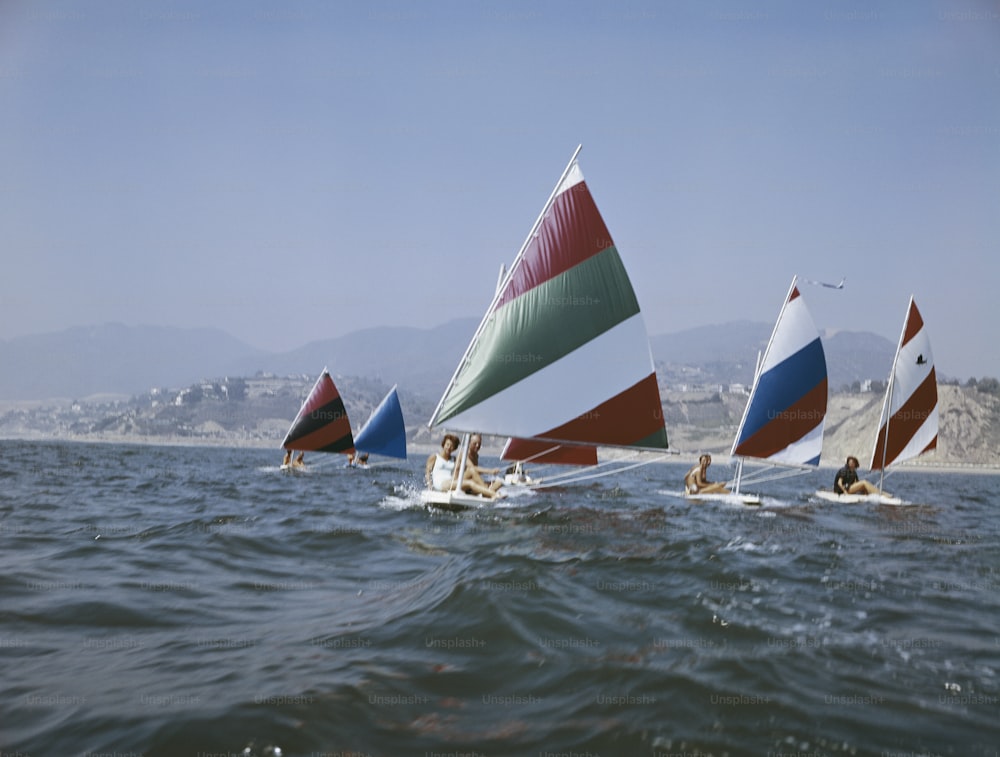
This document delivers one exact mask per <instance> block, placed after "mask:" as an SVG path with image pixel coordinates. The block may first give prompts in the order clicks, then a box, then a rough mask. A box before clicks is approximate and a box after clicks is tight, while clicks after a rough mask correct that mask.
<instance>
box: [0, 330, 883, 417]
mask: <svg viewBox="0 0 1000 757" xmlns="http://www.w3.org/2000/svg"><path fill="white" fill-rule="evenodd" d="M477 323H478V322H477V321H476V320H475V319H471V318H469V319H461V320H455V321H450V322H449V323H446V324H443V325H441V326H438V327H436V328H432V329H417V328H409V327H377V328H367V329H362V330H359V331H355V332H352V333H350V334H347V335H345V336H341V337H337V338H335V339H327V340H321V341H315V342H310V343H309V344H306V345H304V346H301V347H298V348H296V349H294V350H290V351H288V352H267V351H263V350H259V349H256V348H254V347H251V346H249V345H247V344H245V343H243V342H241V341H239V340H238V339H236V338H234V337H233V336H231V335H229V334H227V333H226V332H223V331H220V330H218V329H210V328H205V329H181V328H169V327H156V326H124V325H121V324H114V323H112V324H105V325H101V326H92V327H80V328H72V329H68V330H66V331H60V332H56V333H50V334H41V335H36V336H25V337H18V338H16V339H9V340H4V341H0V400H33V399H36V400H37V399H49V398H55V397H65V398H83V397H88V396H91V395H94V394H103V393H113V394H126V395H132V394H138V393H141V392H146V391H148V390H149V389H150V388H152V387H180V386H186V385H188V384H191V383H193V382H196V381H199V380H202V379H209V378H221V377H224V376H252V375H255V374H257V373H258V372H260V371H264V372H268V373H274V374H278V375H286V374H296V373H302V374H307V375H310V376H312V375H318V374H319V372H320V370H322V368H323V367H324V366H327V367H329V368H330V370H331V372H333V373H334V374H343V375H354V376H364V377H370V378H377V379H380V380H381V381H383V382H385V383H386V384H394V383H398V384H399V385H400V387H401V388H403V387H405V388H406V391H408V392H411V393H414V394H419V395H424V396H426V397H428V398H434V399H436V398H437V397H438V396H439V395H440V394H441V392H442V391H443V390H444V387H445V385H446V384H447V382H448V380H449V378H450V377H451V374H452V372H453V371H454V370H455V366H456V365H457V364H458V361H459V359H460V358H461V356H462V353H463V352H464V350H465V347H466V345H467V344H468V342H469V339H470V338H471V336H472V334H473V332H474V331H475V328H476V326H477ZM770 333H771V324H765V323H753V322H749V321H741V322H736V323H729V324H723V325H718V326H703V327H699V328H695V329H689V330H686V331H680V332H676V333H672V334H662V335H658V336H654V337H652V338H651V339H650V347H651V350H652V353H653V358H654V360H655V362H656V365H657V371H658V372H659V373H660V375H661V379H662V380H663V381H665V382H666V383H667V384H668V385H673V384H677V383H682V382H683V383H693V384H702V383H723V384H728V383H734V382H739V383H745V384H749V383H750V382H751V381H752V379H753V371H754V366H755V364H756V359H757V353H758V351H759V350H762V349H763V348H764V346H765V345H766V343H767V339H768V337H769V336H770ZM824 344H825V347H826V355H827V363H828V366H829V374H830V385H831V388H833V389H837V388H839V387H841V386H843V385H845V384H850V383H851V382H853V381H862V380H865V379H875V380H877V381H884V380H885V377H886V376H887V375H888V372H889V368H890V364H891V362H892V355H893V352H894V350H895V344H893V343H891V342H889V340H887V339H885V338H884V337H881V336H878V335H876V334H871V333H859V332H840V333H838V334H835V335H833V336H831V337H829V338H826V339H824Z"/></svg>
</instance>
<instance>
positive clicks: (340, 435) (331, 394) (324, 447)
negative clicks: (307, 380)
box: [281, 369, 354, 454]
mask: <svg viewBox="0 0 1000 757" xmlns="http://www.w3.org/2000/svg"><path fill="white" fill-rule="evenodd" d="M281 446H282V447H284V448H285V449H293V450H300V451H304V452H343V453H345V454H348V453H351V452H354V436H353V434H351V422H350V420H349V419H348V418H347V411H346V410H345V409H344V401H343V400H342V399H341V398H340V392H338V391H337V387H336V385H335V384H334V383H333V379H332V378H330V372H329V371H328V370H326V369H324V370H323V373H322V375H321V376H320V377H319V378H318V379H316V384H315V385H314V386H313V388H312V391H311V392H309V396H308V397H306V401H305V402H303V403H302V408H301V409H300V410H299V414H298V415H296V416H295V420H294V421H292V425H291V427H290V428H289V429H288V433H287V434H285V440H284V441H283V442H282V443H281Z"/></svg>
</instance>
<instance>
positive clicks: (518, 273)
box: [430, 156, 667, 449]
mask: <svg viewBox="0 0 1000 757" xmlns="http://www.w3.org/2000/svg"><path fill="white" fill-rule="evenodd" d="M430 425H431V426H440V425H446V426H447V427H448V428H449V429H454V430H456V431H469V432H481V433H488V434H497V435H504V436H513V437H521V438H532V439H541V440H547V441H565V442H573V443H579V444H595V445H610V446H636V447H650V448H658V449H665V448H666V447H667V434H666V429H665V428H664V424H663V412H662V406H661V404H660V393H659V389H658V387H657V382H656V374H655V372H654V369H653V361H652V357H651V355H650V351H649V339H648V336H647V334H646V327H645V324H644V322H643V319H642V315H641V313H640V311H639V303H638V301H637V300H636V297H635V292H634V291H633V289H632V284H631V282H630V281H629V278H628V274H627V273H626V272H625V266H624V265H623V264H622V260H621V257H620V256H619V254H618V248H617V247H616V246H615V243H614V241H613V240H612V239H611V234H610V233H609V232H608V229H607V226H605V224H604V220H603V219H602V218H601V214H600V212H599V211H598V209H597V205H596V204H595V203H594V200H593V198H592V197H591V194H590V190H589V189H588V188H587V184H586V182H585V181H584V179H583V174H582V172H581V171H580V168H579V165H578V164H577V163H576V160H575V156H574V160H573V161H571V163H570V166H569V167H568V168H567V170H566V172H565V173H564V175H563V178H562V180H561V181H560V183H559V185H558V186H557V188H556V191H555V192H554V193H553V197H552V199H551V201H550V203H549V204H548V205H547V207H546V209H545V210H544V211H543V213H542V215H541V217H540V218H539V221H538V223H537V224H536V227H535V229H534V230H533V232H532V234H531V235H530V236H529V239H528V242H526V244H525V247H524V248H523V249H522V252H521V254H520V255H519V256H518V258H517V260H516V261H515V262H514V265H513V266H512V268H511V271H510V273H509V274H508V275H507V277H506V279H505V281H504V282H503V284H502V285H501V286H500V288H499V289H498V290H497V293H496V296H495V298H494V301H493V303H492V305H491V306H490V308H489V310H488V311H487V313H486V316H485V317H484V319H483V322H482V323H481V324H480V327H479V329H478V331H477V332H476V335H475V336H474V337H473V340H472V343H471V344H470V345H469V348H468V350H467V351H466V354H465V357H464V358H463V360H462V362H461V363H460V365H459V368H458V370H457V371H456V372H455V376H454V378H453V379H452V382H451V384H450V385H449V386H448V389H447V390H446V391H445V394H444V396H443V397H442V399H441V402H440V404H439V405H438V409H437V411H436V412H435V414H434V417H433V418H432V419H431V424H430Z"/></svg>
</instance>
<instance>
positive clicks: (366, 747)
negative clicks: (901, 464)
mask: <svg viewBox="0 0 1000 757" xmlns="http://www.w3.org/2000/svg"><path fill="white" fill-rule="evenodd" d="M0 448H2V451H3V454H2V456H0V480H2V481H3V482H4V486H3V489H2V491H0V538H2V544H3V551H2V558H0V559H2V561H3V567H4V570H3V571H0V596H2V608H3V613H2V616H0V617H2V620H0V660H2V663H3V664H2V670H3V678H2V686H3V694H4V696H3V697H2V699H0V723H2V725H0V749H2V750H3V751H4V753H8V752H15V751H20V752H21V753H23V754H31V755H48V754H60V755H62V754H67V755H69V754H90V755H96V754H101V753H104V754H129V753H132V754H143V755H202V756H203V755H208V754H242V753H243V752H244V750H247V751H246V753H247V754H258V755H264V754H267V753H268V752H269V749H271V748H272V747H275V746H277V747H280V749H281V750H282V752H283V754H285V755H318V754H341V755H344V754H372V755H404V754H420V755H427V754H434V753H453V754H455V753H475V754H481V755H524V754H546V753H548V754H588V753H589V754H592V755H598V754H603V755H611V754H615V755H619V754H621V755H633V754H635V755H645V754H652V755H662V756H663V757H665V756H666V755H693V754H698V755H709V754H712V755H722V754H729V755H738V754H757V755H764V754H775V755H777V754H810V755H812V754H852V755H853V754H887V753H888V754H894V753H906V754H962V755H991V756H992V755H994V754H995V750H996V745H997V743H1000V729H998V726H997V725H996V714H997V712H998V703H1000V698H998V697H1000V680H998V670H1000V643H998V638H1000V637H998V635H997V634H998V632H997V627H996V620H997V618H998V617H1000V612H998V610H1000V607H998V605H1000V600H998V596H1000V593H998V591H997V590H998V588H1000V575H998V573H1000V540H998V538H997V536H998V527H997V519H996V517H995V513H994V509H995V507H996V505H997V503H998V500H1000V497H998V496H997V493H996V490H995V484H996V482H997V479H996V478H992V477H975V476H962V477H956V476H951V475H946V474H923V473H903V474H899V475H898V476H897V477H896V479H895V480H894V482H893V486H894V492H895V491H899V492H900V493H901V494H903V495H904V496H905V497H906V498H907V499H908V500H909V501H911V502H913V503H914V504H913V505H912V506H911V507H906V508H898V507H896V508H893V507H878V506H871V505H859V506H851V507H838V506H836V505H831V504H828V503H826V504H824V503H821V502H819V501H816V500H813V499H812V498H810V496H809V492H810V491H811V489H812V488H813V487H816V486H818V485H821V484H822V483H824V482H825V478H824V476H823V474H822V473H820V474H816V476H813V477H809V476H807V477H805V478H801V479H797V480H794V481H791V482H781V483H780V484H779V483H775V484H774V488H772V489H768V490H767V491H766V492H764V494H765V498H764V506H763V507H761V508H743V507H730V506H711V505H698V504H696V503H692V502H688V501H685V500H684V499H683V498H680V497H677V496H674V495H672V494H671V493H670V492H672V491H674V490H675V489H676V488H677V482H679V480H680V477H681V476H682V475H683V467H682V466H677V465H671V464H663V465H660V464H657V465H653V466H649V467H646V468H642V469H639V470H635V471H629V472H627V473H623V474H620V475H618V476H617V477H614V478H611V479H607V480H603V481H596V482H588V483H587V484H586V485H581V486H578V487H572V486H567V487H564V488H562V489H560V490H556V491H545V490H541V491H538V492H533V493H532V494H531V495H530V496H525V497H518V498H512V499H511V500H508V501H506V502H504V503H503V506H502V507H497V508H492V509H486V510H481V511H476V512H469V513H465V514H451V513H435V512H427V511H425V510H424V509H423V508H421V507H419V504H418V503H419V498H418V496H417V494H418V490H417V488H416V487H418V486H419V484H420V480H421V478H420V470H419V467H420V466H419V462H413V463H411V464H404V465H391V466H373V468H372V469H370V470H368V471H356V470H347V469H343V468H340V467H339V465H334V464H318V465H316V466H315V467H314V468H313V469H312V470H311V471H309V472H307V473H305V474H290V473H287V472H281V471H279V470H278V468H277V465H276V461H275V460H273V459H271V458H272V457H273V453H269V452H262V451H252V450H251V451H247V450H221V449H194V448H180V447H171V448H160V447H133V446H105V445H82V444H60V443H49V444H44V443H31V444H28V443H23V442H18V443H16V444H14V443H0ZM827 477H828V476H827ZM820 478H824V481H820V480H819V479H820ZM271 753H273V749H271Z"/></svg>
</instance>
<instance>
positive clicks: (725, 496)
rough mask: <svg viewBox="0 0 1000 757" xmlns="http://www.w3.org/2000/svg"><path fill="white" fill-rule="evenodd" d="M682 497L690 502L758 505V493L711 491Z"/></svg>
mask: <svg viewBox="0 0 1000 757" xmlns="http://www.w3.org/2000/svg"><path fill="white" fill-rule="evenodd" d="M683 497H684V499H686V500H690V501H691V502H720V503H722V504H725V505H759V504H760V495H759V494H736V493H735V492H713V493H711V494H687V493H685V494H684V495H683Z"/></svg>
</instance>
